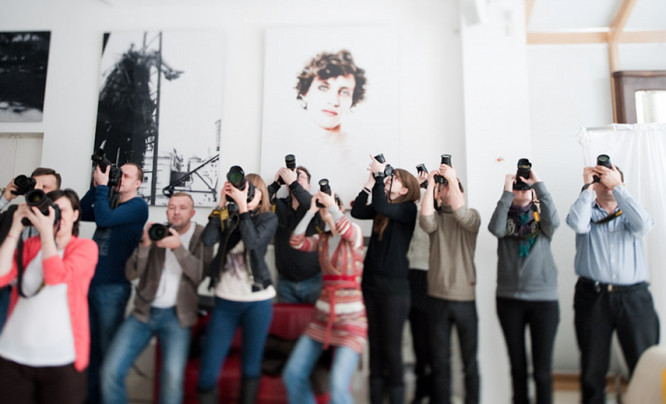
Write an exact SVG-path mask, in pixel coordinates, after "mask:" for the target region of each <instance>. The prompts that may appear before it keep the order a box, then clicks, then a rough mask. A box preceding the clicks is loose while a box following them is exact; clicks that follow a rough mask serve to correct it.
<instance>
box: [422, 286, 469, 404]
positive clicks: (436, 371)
mask: <svg viewBox="0 0 666 404" xmlns="http://www.w3.org/2000/svg"><path fill="white" fill-rule="evenodd" d="M478 322H479V321H478V316H477V313H476V302H475V301H467V302H457V301H453V300H444V299H438V298H435V297H429V298H428V324H429V325H430V350H431V352H432V396H431V397H430V403H431V404H449V403H450V402H451V327H452V326H453V325H455V326H456V330H457V331H458V340H459V341H460V351H461V355H462V361H463V370H464V372H465V404H476V403H478V402H479V364H478V361H477V352H478Z"/></svg>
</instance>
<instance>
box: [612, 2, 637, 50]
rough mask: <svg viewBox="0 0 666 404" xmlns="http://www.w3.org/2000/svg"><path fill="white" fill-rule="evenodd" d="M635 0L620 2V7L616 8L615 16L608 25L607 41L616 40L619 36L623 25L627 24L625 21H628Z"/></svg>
mask: <svg viewBox="0 0 666 404" xmlns="http://www.w3.org/2000/svg"><path fill="white" fill-rule="evenodd" d="M637 1H638V0H624V1H623V2H622V4H621V5H620V9H619V10H618V12H617V14H616V15H615V18H614V19H613V22H612V23H611V25H610V38H609V41H617V40H618V39H619V38H620V36H621V35H622V32H623V31H624V27H625V26H626V25H627V21H629V17H631V12H632V11H633V9H634V6H635V5H636V2H637Z"/></svg>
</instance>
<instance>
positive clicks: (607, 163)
mask: <svg viewBox="0 0 666 404" xmlns="http://www.w3.org/2000/svg"><path fill="white" fill-rule="evenodd" d="M597 165H598V166H604V167H606V168H608V169H611V168H613V165H612V164H611V159H610V156H608V154H600V155H598V156H597ZM592 178H593V179H594V181H592V182H599V181H601V178H599V176H598V175H594V176H593V177H592Z"/></svg>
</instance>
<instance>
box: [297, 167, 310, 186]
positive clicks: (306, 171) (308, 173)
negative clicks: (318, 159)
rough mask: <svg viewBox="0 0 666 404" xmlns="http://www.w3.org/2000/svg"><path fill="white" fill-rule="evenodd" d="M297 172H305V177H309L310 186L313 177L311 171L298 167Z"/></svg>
mask: <svg viewBox="0 0 666 404" xmlns="http://www.w3.org/2000/svg"><path fill="white" fill-rule="evenodd" d="M296 171H303V172H304V173H305V175H306V176H307V177H308V184H309V183H310V180H311V179H312V176H311V175H310V170H308V169H307V168H305V167H303V166H298V167H296Z"/></svg>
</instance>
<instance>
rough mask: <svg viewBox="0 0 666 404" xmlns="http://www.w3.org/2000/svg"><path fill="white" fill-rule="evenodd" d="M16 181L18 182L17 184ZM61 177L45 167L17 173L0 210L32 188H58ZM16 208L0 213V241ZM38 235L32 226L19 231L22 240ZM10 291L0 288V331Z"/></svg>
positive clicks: (7, 306) (0, 204)
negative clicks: (25, 172)
mask: <svg viewBox="0 0 666 404" xmlns="http://www.w3.org/2000/svg"><path fill="white" fill-rule="evenodd" d="M17 182H18V184H17ZM61 182H62V178H61V177H60V174H58V173H57V172H56V171H55V170H53V169H51V168H46V167H37V168H35V169H34V170H33V171H32V174H30V177H26V176H25V175H19V176H17V177H16V178H12V180H11V181H10V182H9V184H8V185H7V187H6V188H5V189H4V191H3V192H2V196H0V210H2V209H4V208H5V207H6V206H7V205H8V204H9V203H10V202H11V201H12V200H14V199H15V198H16V197H18V196H19V195H25V194H27V193H28V192H30V191H32V190H33V189H40V190H42V191H44V192H45V193H49V192H51V191H55V190H58V189H60V184H61ZM17 208H18V206H17V205H13V207H9V208H7V210H6V211H4V212H2V213H0V243H2V241H3V240H4V239H5V237H6V236H7V233H8V232H9V229H10V227H11V225H12V221H13V219H14V212H15V211H16V209H17ZM36 235H38V233H37V230H36V229H35V228H34V227H33V226H26V227H25V228H24V229H23V232H22V233H21V239H22V240H23V241H25V240H27V239H28V238H30V237H33V236H36ZM10 292H11V285H7V286H5V287H2V288H0V331H1V330H2V326H3V325H4V324H5V320H6V319H7V309H9V295H10Z"/></svg>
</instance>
